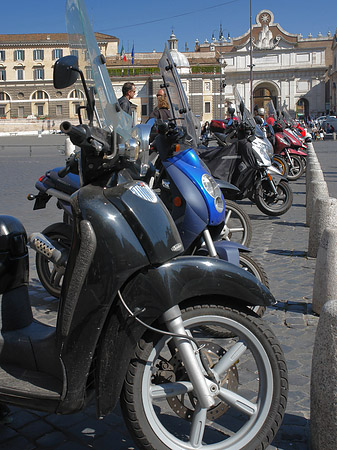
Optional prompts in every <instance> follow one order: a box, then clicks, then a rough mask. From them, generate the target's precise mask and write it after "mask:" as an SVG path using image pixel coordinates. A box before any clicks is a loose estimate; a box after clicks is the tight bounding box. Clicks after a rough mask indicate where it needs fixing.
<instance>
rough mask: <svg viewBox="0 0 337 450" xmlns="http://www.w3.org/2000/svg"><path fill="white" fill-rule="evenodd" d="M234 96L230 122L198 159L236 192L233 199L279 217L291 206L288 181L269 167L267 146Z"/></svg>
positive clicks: (252, 120)
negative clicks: (236, 188) (244, 201)
mask: <svg viewBox="0 0 337 450" xmlns="http://www.w3.org/2000/svg"><path fill="white" fill-rule="evenodd" d="M234 92H235V98H236V102H235V106H236V111H235V109H234V108H233V109H232V110H231V111H230V114H231V119H229V120H228V121H227V124H226V127H225V128H224V129H223V131H224V132H223V133H217V132H214V133H213V135H214V137H215V138H216V139H217V141H218V144H219V145H218V147H215V148H207V149H204V150H202V149H201V150H200V151H199V156H200V158H201V159H202V160H203V161H204V162H205V163H206V164H207V166H208V167H209V169H210V170H211V173H212V175H213V176H214V177H215V178H219V179H222V180H226V181H229V182H230V183H232V184H234V185H235V186H237V187H238V188H239V192H238V193H235V194H234V198H233V199H244V198H249V199H250V200H251V201H252V202H254V203H256V205H257V207H258V208H259V209H260V211H262V212H263V213H264V214H267V215H270V216H278V215H282V214H284V213H286V212H287V211H288V210H289V208H290V207H291V205H292V199H293V195H292V191H291V188H290V186H289V183H288V180H287V178H286V177H285V176H283V175H282V174H281V172H280V171H279V170H278V168H277V167H275V165H273V162H272V159H271V158H272V155H273V148H272V145H271V143H270V142H269V140H268V139H267V138H266V136H265V135H264V133H263V132H262V130H261V128H260V127H259V126H257V124H256V123H255V121H254V119H253V116H252V115H251V113H250V112H249V111H248V109H247V108H246V107H245V105H244V103H243V101H242V99H241V97H240V95H239V92H238V90H237V89H236V88H235V89H234ZM235 112H236V114H237V116H236V117H234V113H235ZM238 115H240V117H238Z"/></svg>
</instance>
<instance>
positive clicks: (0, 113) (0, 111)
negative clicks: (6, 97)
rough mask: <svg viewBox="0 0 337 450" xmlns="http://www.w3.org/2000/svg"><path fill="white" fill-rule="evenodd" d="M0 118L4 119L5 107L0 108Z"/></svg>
mask: <svg viewBox="0 0 337 450" xmlns="http://www.w3.org/2000/svg"><path fill="white" fill-rule="evenodd" d="M0 117H6V107H5V106H0Z"/></svg>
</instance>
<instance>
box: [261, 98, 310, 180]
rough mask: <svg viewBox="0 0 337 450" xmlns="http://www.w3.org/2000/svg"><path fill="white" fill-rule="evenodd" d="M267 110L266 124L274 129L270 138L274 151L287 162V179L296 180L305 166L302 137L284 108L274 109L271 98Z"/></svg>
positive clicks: (305, 153) (304, 145) (304, 148)
mask: <svg viewBox="0 0 337 450" xmlns="http://www.w3.org/2000/svg"><path fill="white" fill-rule="evenodd" d="M267 111H268V118H267V119H266V124H269V125H271V126H272V128H273V130H274V136H273V137H272V139H271V142H272V144H273V147H274V152H275V154H276V155H277V156H278V157H282V158H283V159H284V161H285V163H286V164H287V166H288V175H287V178H288V180H291V181H292V180H297V179H298V178H300V177H301V176H302V175H303V173H304V171H305V167H306V156H307V152H306V148H307V147H306V144H305V143H304V138H303V137H302V136H301V134H300V133H299V132H298V129H297V128H296V127H295V126H294V123H293V120H292V119H291V116H290V114H289V112H288V111H287V109H286V108H284V107H283V109H282V113H280V112H279V111H276V109H275V106H274V104H273V102H272V100H270V102H269V103H268V105H267ZM266 124H265V126H266Z"/></svg>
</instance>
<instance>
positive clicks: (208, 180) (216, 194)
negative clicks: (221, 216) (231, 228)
mask: <svg viewBox="0 0 337 450" xmlns="http://www.w3.org/2000/svg"><path fill="white" fill-rule="evenodd" d="M201 182H202V185H203V187H204V189H205V190H206V191H207V193H208V194H209V195H210V196H211V197H213V198H214V206H215V209H216V210H217V211H218V212H219V213H222V211H223V210H224V203H223V200H222V194H221V190H220V188H219V186H218V184H217V183H216V181H215V180H214V178H213V177H212V176H211V175H209V174H207V173H204V174H203V176H202V178H201Z"/></svg>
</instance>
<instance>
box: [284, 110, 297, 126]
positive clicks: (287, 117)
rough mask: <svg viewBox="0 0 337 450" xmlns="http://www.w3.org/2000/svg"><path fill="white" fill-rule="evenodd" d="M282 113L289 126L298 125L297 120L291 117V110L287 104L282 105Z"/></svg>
mask: <svg viewBox="0 0 337 450" xmlns="http://www.w3.org/2000/svg"><path fill="white" fill-rule="evenodd" d="M281 114H282V116H283V118H284V120H285V121H286V122H287V124H288V125H289V126H296V122H295V120H294V119H293V118H292V117H291V115H290V112H289V111H288V110H287V108H286V107H285V106H282V108H281Z"/></svg>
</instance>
